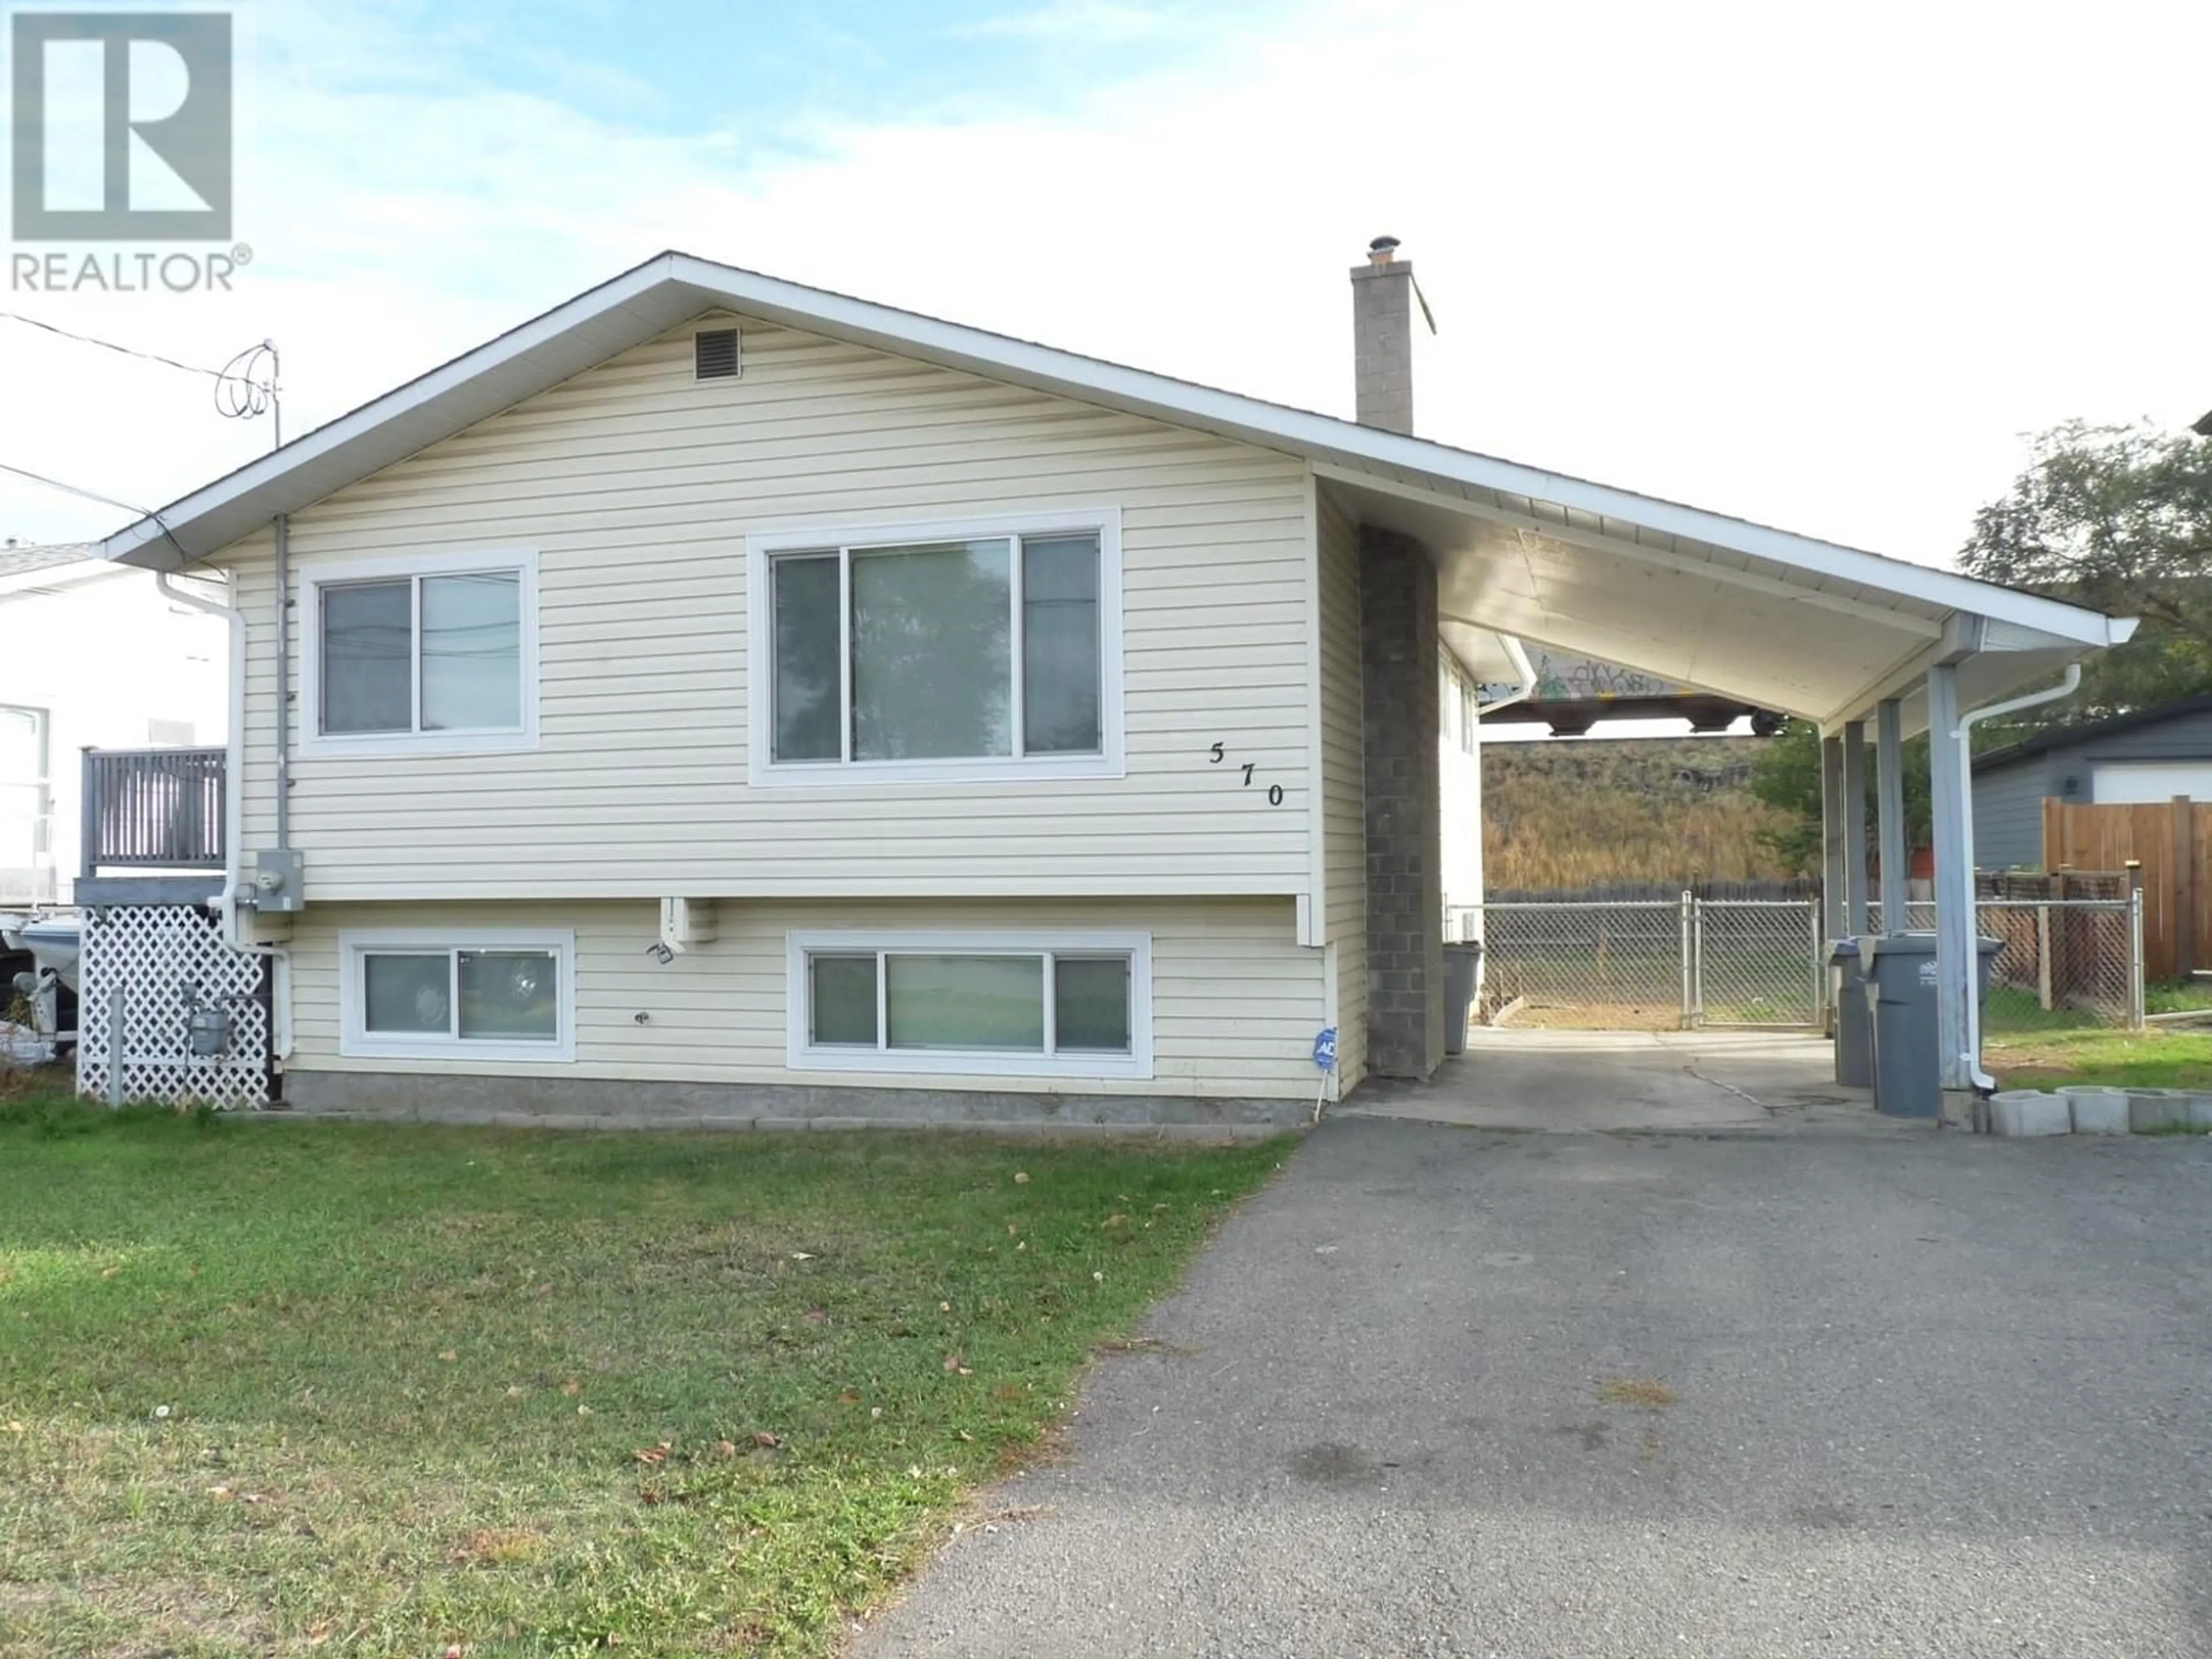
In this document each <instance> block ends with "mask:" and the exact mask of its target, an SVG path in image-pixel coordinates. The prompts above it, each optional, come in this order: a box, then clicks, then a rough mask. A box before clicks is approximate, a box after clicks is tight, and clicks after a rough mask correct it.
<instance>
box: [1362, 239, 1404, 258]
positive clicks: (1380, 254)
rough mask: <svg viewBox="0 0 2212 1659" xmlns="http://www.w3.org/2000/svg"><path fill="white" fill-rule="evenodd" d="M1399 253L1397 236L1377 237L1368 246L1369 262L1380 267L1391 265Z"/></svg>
mask: <svg viewBox="0 0 2212 1659" xmlns="http://www.w3.org/2000/svg"><path fill="white" fill-rule="evenodd" d="M1397 251H1398V239H1397V238H1396V237H1395V236H1377V237H1376V239H1375V240H1373V241H1371V242H1370V243H1369V244H1368V245H1367V257H1368V258H1369V260H1370V261H1371V262H1372V263H1374V264H1378V265H1387V264H1389V263H1390V261H1391V259H1392V258H1393V257H1394V256H1395V254H1396V253H1397Z"/></svg>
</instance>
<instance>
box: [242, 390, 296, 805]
mask: <svg viewBox="0 0 2212 1659" xmlns="http://www.w3.org/2000/svg"><path fill="white" fill-rule="evenodd" d="M270 351H271V356H274V352H275V349H274V348H273V347H272V348H271V349H270ZM275 373H276V370H275V369H274V368H271V369H270V374H271V375H272V376H273V375H274V374H275ZM277 419H278V422H279V426H278V432H279V437H278V439H277V442H278V443H279V444H280V445H281V444H282V443H283V437H282V435H281V434H282V432H283V426H282V422H283V416H281V415H280V416H278V417H277ZM291 678H292V518H291V515H290V514H289V513H278V514H277V515H276V844H277V846H279V847H289V846H291V844H292V698H291V695H290V690H289V686H290V681H291ZM243 707H244V696H243V693H242V692H241V694H240V708H241V709H242V708H243Z"/></svg>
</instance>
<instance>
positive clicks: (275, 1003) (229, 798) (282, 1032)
mask: <svg viewBox="0 0 2212 1659" xmlns="http://www.w3.org/2000/svg"><path fill="white" fill-rule="evenodd" d="M154 585H155V586H156V587H157V588H159V589H160V590H161V594H162V596H163V597H164V598H166V599H171V600H173V601H174V602H175V603H176V604H178V605H183V606H185V608H187V609H188V610H192V611H200V612H202V613H204V614H205V615H207V616H210V617H222V620H223V623H224V625H225V626H226V627H227V628H228V629H229V632H230V670H229V678H230V704H229V708H228V712H227V714H226V716H225V720H226V724H225V726H224V728H223V732H224V735H223V761H222V896H221V897H220V898H218V899H217V900H216V906H217V920H218V921H219V922H220V924H221V926H222V942H223V944H224V945H225V946H226V947H228V949H230V950H233V951H243V952H245V953H246V954H247V955H249V956H262V957H269V958H270V976H271V981H272V982H271V984H270V1006H271V1009H272V1017H271V1024H272V1026H273V1028H274V1029H273V1030H271V1031H270V1047H271V1049H272V1051H273V1052H274V1053H275V1054H276V1058H277V1059H279V1060H284V1059H289V1057H290V1055H291V1053H292V953H291V952H290V951H288V950H286V949H285V948H284V947H283V945H256V944H253V943H252V942H251V941H249V940H247V939H242V938H241V937H240V933H239V926H238V912H239V908H240V898H241V897H242V896H243V895H242V893H241V888H242V887H243V884H244V870H245V864H244V860H245V856H246V854H245V851H244V842H245V838H246V614H245V612H243V611H240V610H238V609H236V608H235V607H234V606H232V605H225V604H223V603H222V601H220V600H216V599H207V598H205V597H204V596H203V595H201V594H198V593H194V592H191V591H190V590H189V589H186V588H183V587H179V586H177V584H176V582H175V580H173V578H172V577H171V575H170V574H169V573H168V572H167V571H166V570H161V571H156V572H155V574H154Z"/></svg>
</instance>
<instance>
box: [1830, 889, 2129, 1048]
mask: <svg viewBox="0 0 2212 1659" xmlns="http://www.w3.org/2000/svg"><path fill="white" fill-rule="evenodd" d="M1867 915H1868V930H1869V932H1873V933H1880V932H1881V931H1882V927H1881V905H1880V904H1879V903H1878V902H1877V903H1869V905H1868V906H1867ZM1974 924H1975V927H1976V928H1977V930H1978V932H1979V933H1980V934H1981V936H1982V937H1983V938H1984V939H1996V940H1998V941H1999V945H1998V949H1997V953H1996V957H1994V958H1993V959H1992V960H1991V962H1990V989H1989V995H1988V997H1987V998H1986V999H1985V1000H1984V1002H1983V1004H1982V1030H1983V1032H1984V1035H1986V1036H2004V1035H2008V1034H2019V1033H2032V1032H2036V1031H2063V1030H2077V1029H2080V1028H2082V1027H2086V1026H2093V1025H2101V1026H2112V1027H2117V1028H2119V1029H2122V1030H2140V1029H2141V1028H2142V1024H2143V1017H2144V1012H2145V1010H2144V989H2143V953H2142V897H2141V896H2140V895H2130V896H2120V897H2114V898H2066V899H2034V898H1984V899H1982V900H1980V901H1978V902H1977V903H1976V904H1975V906H1974ZM1935 927H1936V907H1935V906H1934V905H1933V904H1930V903H1908V904H1907V905H1905V928H1906V929H1907V930H1908V931H1911V932H1933V931H1934V929H1935Z"/></svg>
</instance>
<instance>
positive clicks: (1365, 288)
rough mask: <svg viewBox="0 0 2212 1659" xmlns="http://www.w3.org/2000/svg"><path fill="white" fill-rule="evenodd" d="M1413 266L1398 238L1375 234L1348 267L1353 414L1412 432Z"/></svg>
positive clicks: (1366, 423) (1361, 419)
mask: <svg viewBox="0 0 2212 1659" xmlns="http://www.w3.org/2000/svg"><path fill="white" fill-rule="evenodd" d="M1418 304H1419V299H1418V298H1417V297H1416V295H1415V294H1414V290H1413V263H1412V261H1410V260H1406V259H1401V258H1398V239H1397V238H1396V237H1395V236H1377V237H1376V239H1375V240H1373V241H1371V242H1370V243H1369V244H1368V245H1367V263H1366V264H1364V265H1354V266H1353V267H1352V386H1353V392H1354V403H1353V411H1354V418H1355V419H1357V420H1358V422H1359V424H1360V425H1362V426H1377V427H1381V428H1383V429H1384V430H1385V431H1389V432H1402V433H1405V434H1406V435H1408V436H1411V435H1412V434H1413V307H1415V306H1416V305H1418Z"/></svg>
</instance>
